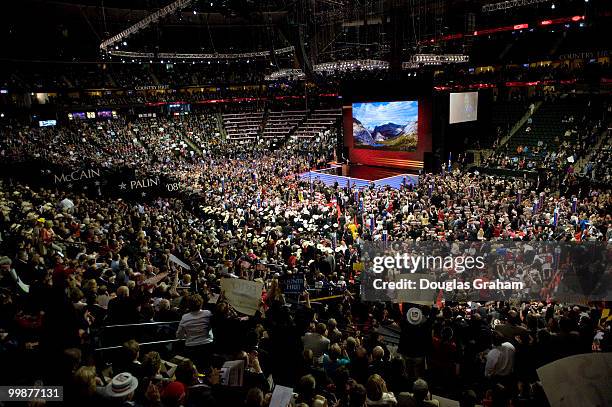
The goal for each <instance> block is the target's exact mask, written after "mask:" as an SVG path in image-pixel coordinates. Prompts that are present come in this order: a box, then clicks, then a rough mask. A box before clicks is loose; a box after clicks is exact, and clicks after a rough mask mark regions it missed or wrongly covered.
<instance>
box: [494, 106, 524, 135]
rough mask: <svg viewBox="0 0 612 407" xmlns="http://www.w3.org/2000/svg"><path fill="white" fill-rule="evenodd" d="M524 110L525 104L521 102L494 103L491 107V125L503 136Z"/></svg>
mask: <svg viewBox="0 0 612 407" xmlns="http://www.w3.org/2000/svg"><path fill="white" fill-rule="evenodd" d="M526 112H527V106H525V104H524V103H521V102H505V103H496V104H494V105H493V106H492V107H491V125H492V126H493V128H494V129H496V130H497V129H499V132H500V134H501V135H502V136H505V135H507V134H508V132H509V131H510V130H512V127H514V125H515V124H516V123H517V122H518V121H519V120H520V119H521V117H523V115H524V114H525V113H526Z"/></svg>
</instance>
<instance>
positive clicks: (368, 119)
mask: <svg viewBox="0 0 612 407" xmlns="http://www.w3.org/2000/svg"><path fill="white" fill-rule="evenodd" d="M418 105H419V103H418V102H417V101H416V100H412V101H405V102H372V103H353V117H354V118H356V119H357V120H359V121H360V122H361V124H363V125H364V126H365V127H366V128H368V129H373V128H374V127H376V126H379V125H381V124H387V123H395V124H406V123H409V122H414V121H417V120H418V118H419V108H418Z"/></svg>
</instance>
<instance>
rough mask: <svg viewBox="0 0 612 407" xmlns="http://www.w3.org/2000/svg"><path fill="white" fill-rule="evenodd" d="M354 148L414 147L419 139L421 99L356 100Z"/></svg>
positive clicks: (403, 149) (404, 148) (397, 149)
mask: <svg viewBox="0 0 612 407" xmlns="http://www.w3.org/2000/svg"><path fill="white" fill-rule="evenodd" d="M353 139H354V147H355V148H370V149H384V150H395V151H415V150H416V147H417V143H418V102H416V101H406V102H374V103H354V104H353Z"/></svg>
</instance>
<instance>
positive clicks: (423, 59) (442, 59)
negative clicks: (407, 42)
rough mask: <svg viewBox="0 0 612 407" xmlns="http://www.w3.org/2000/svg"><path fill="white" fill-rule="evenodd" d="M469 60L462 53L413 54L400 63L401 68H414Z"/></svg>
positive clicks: (460, 62)
mask: <svg viewBox="0 0 612 407" xmlns="http://www.w3.org/2000/svg"><path fill="white" fill-rule="evenodd" d="M469 60H470V58H469V56H468V55H463V54H414V55H413V56H412V57H411V58H410V61H408V62H403V63H402V68H403V69H415V68H418V67H420V66H423V65H442V64H462V63H465V62H469Z"/></svg>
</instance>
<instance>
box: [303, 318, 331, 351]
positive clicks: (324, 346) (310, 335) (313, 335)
mask: <svg viewBox="0 0 612 407" xmlns="http://www.w3.org/2000/svg"><path fill="white" fill-rule="evenodd" d="M326 333H327V326H326V325H325V324H324V323H322V322H320V323H318V324H317V326H316V327H315V332H307V333H306V335H304V336H302V342H303V344H304V350H307V349H310V350H312V353H313V356H314V358H315V360H320V359H321V358H322V357H323V354H324V353H326V352H327V351H328V350H329V343H330V340H329V339H328V338H326V337H325V334H326Z"/></svg>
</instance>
